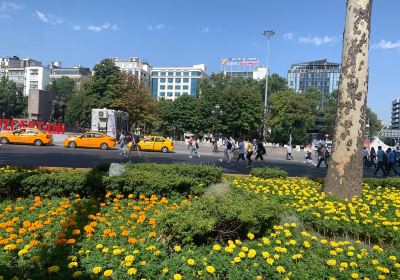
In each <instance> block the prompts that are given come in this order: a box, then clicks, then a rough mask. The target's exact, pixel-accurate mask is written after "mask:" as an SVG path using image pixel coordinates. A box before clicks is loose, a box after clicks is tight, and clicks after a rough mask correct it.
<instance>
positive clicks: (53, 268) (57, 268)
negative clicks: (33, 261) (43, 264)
mask: <svg viewBox="0 0 400 280" xmlns="http://www.w3.org/2000/svg"><path fill="white" fill-rule="evenodd" d="M47 271H48V272H49V274H52V273H57V272H58V271H60V267H59V266H57V265H53V266H50V267H49V268H47Z"/></svg>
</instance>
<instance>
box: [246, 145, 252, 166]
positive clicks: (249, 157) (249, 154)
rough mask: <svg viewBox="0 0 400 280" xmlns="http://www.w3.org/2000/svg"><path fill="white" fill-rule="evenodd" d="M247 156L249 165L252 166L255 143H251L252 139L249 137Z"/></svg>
mask: <svg viewBox="0 0 400 280" xmlns="http://www.w3.org/2000/svg"><path fill="white" fill-rule="evenodd" d="M246 152H247V154H246V158H247V160H248V161H249V163H248V165H249V166H250V165H251V163H252V162H253V161H252V160H251V156H252V155H253V143H251V140H250V139H249V141H248V142H247V149H246Z"/></svg>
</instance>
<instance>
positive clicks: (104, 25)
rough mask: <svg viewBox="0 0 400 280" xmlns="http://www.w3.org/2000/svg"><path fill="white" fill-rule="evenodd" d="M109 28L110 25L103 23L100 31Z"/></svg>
mask: <svg viewBox="0 0 400 280" xmlns="http://www.w3.org/2000/svg"><path fill="white" fill-rule="evenodd" d="M109 27H110V24H109V23H108V22H106V23H104V24H103V25H102V26H101V28H102V29H108V28H109Z"/></svg>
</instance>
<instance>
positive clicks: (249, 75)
mask: <svg viewBox="0 0 400 280" xmlns="http://www.w3.org/2000/svg"><path fill="white" fill-rule="evenodd" d="M224 75H225V76H228V77H242V78H245V79H254V80H262V79H265V77H266V76H267V68H266V67H258V68H256V69H253V70H241V71H236V70H232V71H224Z"/></svg>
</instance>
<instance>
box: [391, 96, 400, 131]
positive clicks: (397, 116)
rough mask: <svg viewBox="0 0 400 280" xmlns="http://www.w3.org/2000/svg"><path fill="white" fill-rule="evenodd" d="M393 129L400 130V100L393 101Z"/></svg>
mask: <svg viewBox="0 0 400 280" xmlns="http://www.w3.org/2000/svg"><path fill="white" fill-rule="evenodd" d="M391 128H392V129H400V98H397V99H395V100H393V101H392V126H391Z"/></svg>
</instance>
